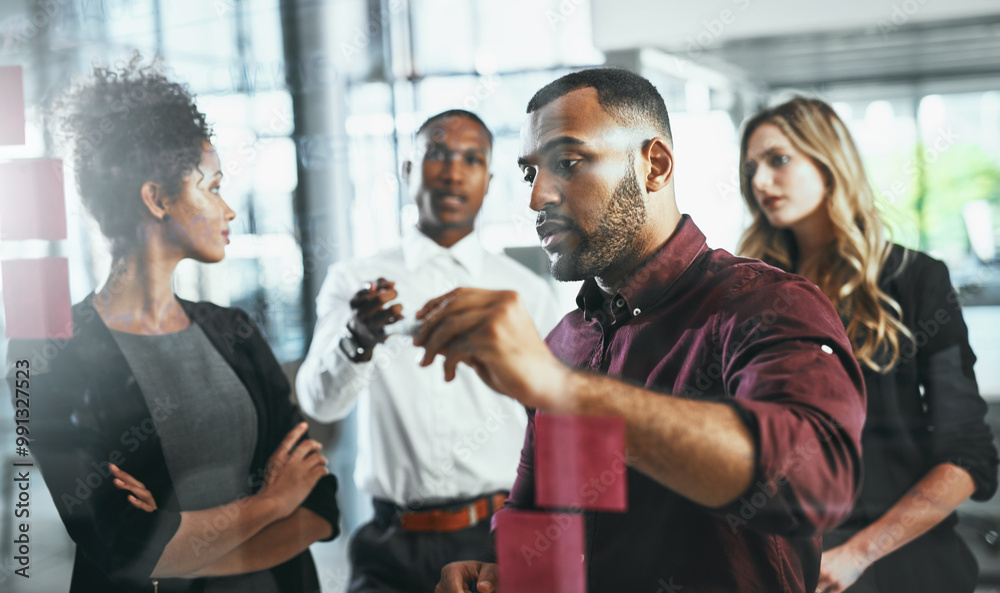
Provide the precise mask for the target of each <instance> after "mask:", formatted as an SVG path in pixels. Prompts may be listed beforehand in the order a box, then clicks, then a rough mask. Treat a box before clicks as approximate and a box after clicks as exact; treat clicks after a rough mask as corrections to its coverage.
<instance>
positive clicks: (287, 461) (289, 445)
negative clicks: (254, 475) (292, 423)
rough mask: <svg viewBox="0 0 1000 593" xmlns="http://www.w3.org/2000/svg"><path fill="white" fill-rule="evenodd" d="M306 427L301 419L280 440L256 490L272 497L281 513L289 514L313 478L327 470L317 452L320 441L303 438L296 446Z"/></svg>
mask: <svg viewBox="0 0 1000 593" xmlns="http://www.w3.org/2000/svg"><path fill="white" fill-rule="evenodd" d="M307 428H308V425H307V424H306V423H305V422H300V423H299V424H298V425H297V426H296V427H295V428H293V429H292V430H290V431H289V432H288V435H287V436H285V439H284V440H283V441H281V444H280V445H278V448H277V450H275V452H274V454H272V455H271V458H270V459H269V460H268V462H267V474H266V475H265V476H264V486H263V487H262V488H261V489H260V491H259V492H258V493H257V496H261V497H266V498H270V499H272V500H274V501H275V503H276V505H277V508H278V509H279V514H280V516H281V517H287V516H288V515H291V514H292V512H294V511H295V509H297V508H298V507H299V505H301V504H302V501H304V500H305V499H306V497H307V496H309V493H310V492H312V489H313V487H314V486H316V482H318V481H319V479H320V478H322V477H323V476H325V475H326V474H327V471H326V458H325V457H323V456H322V455H321V454H320V453H319V450H320V449H321V448H322V447H323V445H322V444H320V443H319V441H314V440H312V439H306V440H304V441H302V442H301V443H299V444H298V446H295V443H296V441H298V440H299V439H300V438H302V436H303V435H304V434H305V433H306V430H307Z"/></svg>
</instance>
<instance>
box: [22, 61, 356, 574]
mask: <svg viewBox="0 0 1000 593" xmlns="http://www.w3.org/2000/svg"><path fill="white" fill-rule="evenodd" d="M55 107H56V110H55V112H56V114H57V115H58V116H59V117H60V119H61V121H62V124H63V131H64V132H65V133H67V135H68V137H69V139H70V140H71V141H72V143H73V149H74V150H73V163H74V168H75V171H76V178H77V184H78V189H79V193H80V196H81V199H82V201H83V203H84V205H85V206H86V207H87V209H88V210H89V211H90V212H91V213H92V214H93V216H94V217H95V218H96V219H97V222H98V224H99V225H100V228H101V231H102V233H103V234H104V236H105V237H106V238H107V239H108V240H109V242H110V244H111V252H112V257H113V263H112V269H111V273H110V276H109V278H108V280H107V282H106V283H105V284H104V286H103V287H102V288H101V289H100V290H98V291H97V292H96V293H94V294H91V295H90V296H88V297H87V298H85V299H84V300H83V301H82V302H80V303H78V304H76V305H75V306H74V307H73V335H72V338H71V339H70V340H69V341H68V343H66V344H64V345H63V346H64V347H62V350H61V352H59V354H58V355H57V356H56V358H55V359H54V360H51V361H48V363H47V365H43V364H32V368H33V369H41V368H43V367H46V371H47V372H44V373H41V374H39V373H36V374H35V376H33V377H32V381H33V383H32V388H33V395H35V397H34V398H33V400H32V401H33V402H34V403H35V405H34V406H33V409H32V419H33V422H32V425H31V426H32V439H33V440H32V442H31V450H32V453H33V455H34V456H35V458H36V459H37V460H38V463H39V466H40V467H41V470H42V474H43V477H44V479H45V482H46V484H47V486H48V488H49V491H50V492H51V494H52V497H53V500H54V501H55V504H56V507H57V509H58V511H59V514H60V516H61V518H62V520H63V523H64V524H65V526H66V529H67V531H68V532H69V535H70V537H71V538H72V539H73V541H74V542H76V559H75V565H74V567H73V576H72V583H71V586H70V591H72V592H73V593H80V592H87V591H100V592H102V593H105V592H109V591H129V592H131V591H162V592H166V591H206V592H221V591H254V592H278V591H287V592H291V591H296V592H300V591H315V590H318V588H319V586H318V582H317V576H316V570H315V566H314V565H313V562H312V559H311V556H310V555H309V552H308V549H307V548H308V546H309V545H310V544H311V543H313V542H314V541H317V540H320V539H331V538H332V537H334V536H336V535H337V533H338V532H339V529H338V516H339V515H338V511H337V505H336V501H335V494H336V487H337V482H336V479H335V478H334V477H333V476H332V475H328V474H327V471H326V468H325V465H326V462H325V460H324V458H323V457H322V455H320V453H319V452H318V449H319V448H320V444H319V443H317V442H316V441H313V440H308V439H306V440H301V442H300V439H302V438H303V437H304V436H305V432H306V425H305V423H304V422H302V417H301V415H300V413H299V412H298V410H297V409H296V408H294V406H293V405H292V404H291V402H290V400H289V392H290V388H289V385H288V382H287V380H286V379H285V376H284V375H283V374H282V371H281V368H280V366H279V365H278V362H277V361H276V360H275V358H274V356H273V354H272V353H271V350H270V348H269V347H268V345H267V343H266V342H265V341H264V339H263V337H262V336H261V332H260V330H259V329H258V328H257V327H256V326H255V325H254V324H253V323H252V321H251V320H250V318H249V317H248V316H247V314H246V313H244V312H242V311H240V310H237V309H227V308H224V307H219V306H216V305H213V304H211V303H207V302H199V303H194V302H188V301H185V300H183V299H180V298H178V297H177V296H176V295H174V293H173V290H172V286H171V279H172V274H173V272H174V269H175V268H176V266H177V264H178V263H179V262H180V261H181V260H182V259H185V258H192V259H194V260H197V261H200V262H208V263H210V262H218V261H219V260H221V259H222V258H223V257H224V256H225V246H226V244H227V243H229V238H228V235H229V225H230V222H231V221H232V220H233V218H234V217H235V213H234V212H233V211H232V210H231V209H230V208H229V206H228V205H227V204H226V202H225V201H224V200H223V198H222V196H221V195H220V184H221V179H222V171H221V168H220V163H219V158H218V156H217V155H216V152H215V150H214V148H213V146H212V144H211V142H210V138H211V135H212V133H211V130H210V128H209V127H208V125H207V123H206V121H205V116H204V114H202V113H201V112H200V111H198V108H197V107H196V106H195V104H194V100H193V97H192V96H191V94H190V93H189V92H188V90H187V88H186V87H184V86H182V85H180V84H177V83H174V82H171V81H169V80H168V79H167V78H166V77H165V76H164V75H163V74H162V73H161V68H160V66H159V65H158V64H157V63H155V62H154V63H153V64H152V65H149V66H142V65H141V64H140V58H139V56H138V55H136V56H134V57H133V59H132V60H131V61H130V62H129V63H128V64H125V65H124V66H122V67H121V68H119V69H118V70H112V69H106V68H95V69H94V71H93V77H92V80H90V81H89V82H86V83H82V84H77V85H76V86H74V87H73V88H71V89H70V90H69V91H68V93H67V94H66V95H65V96H64V97H63V98H62V99H61V100H60V101H58V102H57V103H56V105H55ZM37 346H38V345H37V344H31V343H25V342H21V343H14V344H12V345H11V352H12V356H13V358H14V360H18V359H21V358H24V359H30V357H31V355H30V354H25V355H23V356H19V354H18V353H28V352H40V351H44V349H43V348H38V347H37ZM12 366H13V365H12Z"/></svg>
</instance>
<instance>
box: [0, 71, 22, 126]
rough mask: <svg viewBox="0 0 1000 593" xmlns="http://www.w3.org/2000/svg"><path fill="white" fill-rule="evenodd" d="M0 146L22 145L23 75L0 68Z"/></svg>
mask: <svg viewBox="0 0 1000 593" xmlns="http://www.w3.org/2000/svg"><path fill="white" fill-rule="evenodd" d="M0 144H24V73H23V71H22V70H21V67H20V66H3V67H0Z"/></svg>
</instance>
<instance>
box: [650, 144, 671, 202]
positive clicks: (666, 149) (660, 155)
mask: <svg viewBox="0 0 1000 593" xmlns="http://www.w3.org/2000/svg"><path fill="white" fill-rule="evenodd" d="M642 155H643V157H645V160H646V161H647V162H648V163H649V173H648V174H647V175H646V191H648V192H649V193H654V192H658V191H660V190H661V189H663V188H664V187H666V186H667V184H668V183H670V178H671V177H673V174H674V153H673V151H672V150H671V149H670V144H669V143H668V142H667V139H666V138H663V137H662V136H657V137H655V138H653V139H652V140H650V141H648V142H646V145H645V146H643V147H642Z"/></svg>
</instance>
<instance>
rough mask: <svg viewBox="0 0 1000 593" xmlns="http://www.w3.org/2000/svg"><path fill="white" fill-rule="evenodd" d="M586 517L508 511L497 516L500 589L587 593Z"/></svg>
mask: <svg viewBox="0 0 1000 593" xmlns="http://www.w3.org/2000/svg"><path fill="white" fill-rule="evenodd" d="M583 541H584V537H583V516H582V515H570V514H566V513H538V512H531V511H515V510H512V509H508V510H505V511H503V512H502V513H498V514H497V516H496V544H497V563H498V564H499V565H500V586H501V588H502V590H504V591H517V592H518V593H585V592H586V590H587V585H586V580H587V579H586V565H585V564H584V555H583Z"/></svg>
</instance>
